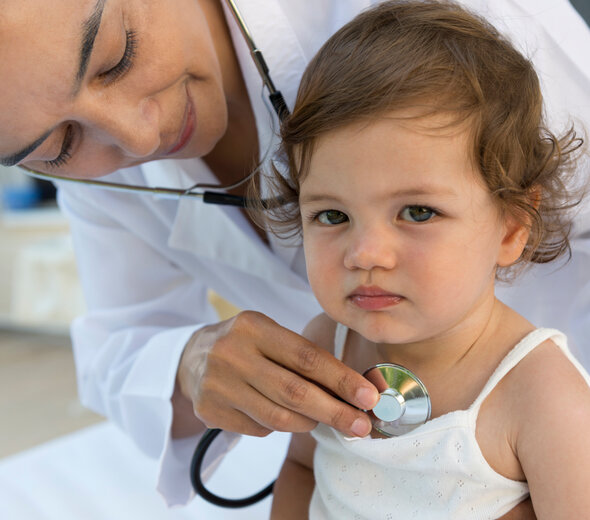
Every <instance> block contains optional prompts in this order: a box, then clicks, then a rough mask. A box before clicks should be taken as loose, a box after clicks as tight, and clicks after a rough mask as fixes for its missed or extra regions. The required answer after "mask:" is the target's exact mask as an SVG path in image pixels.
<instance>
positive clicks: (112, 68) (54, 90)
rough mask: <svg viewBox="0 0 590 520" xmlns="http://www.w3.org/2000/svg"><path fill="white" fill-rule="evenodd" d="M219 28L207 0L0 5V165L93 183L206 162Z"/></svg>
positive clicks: (219, 64)
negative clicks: (121, 173)
mask: <svg viewBox="0 0 590 520" xmlns="http://www.w3.org/2000/svg"><path fill="white" fill-rule="evenodd" d="M225 29H226V28H225V25H224V22H223V19H222V16H221V11H220V4H219V2H218V0H51V1H46V0H2V1H1V2H0V163H3V164H8V165H11V164H15V163H20V164H22V165H24V166H27V167H30V168H32V169H34V170H38V171H43V172H48V173H55V174H59V175H65V176H71V177H97V176H100V175H104V174H106V173H109V172H112V171H114V170H116V169H118V168H121V167H126V166H131V165H134V164H138V163H142V162H146V161H151V160H154V159H160V158H168V157H170V158H187V157H201V156H204V155H206V154H207V153H209V152H210V151H211V150H212V149H213V148H214V147H215V145H216V143H217V142H218V141H219V139H220V138H221V137H222V136H223V135H224V133H225V130H226V125H227V100H226V93H225V85H224V77H223V76H222V70H223V61H224V59H226V55H227V41H226V40H227V38H226V33H225ZM220 57H221V58H220Z"/></svg>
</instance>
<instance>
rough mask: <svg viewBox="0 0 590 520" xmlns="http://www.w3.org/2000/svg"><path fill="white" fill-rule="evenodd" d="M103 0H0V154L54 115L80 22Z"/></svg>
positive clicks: (70, 77) (67, 89)
mask: <svg viewBox="0 0 590 520" xmlns="http://www.w3.org/2000/svg"><path fill="white" fill-rule="evenodd" d="M109 1H112V0H109ZM116 1H118V0H116ZM105 3H106V0H51V1H47V0H0V156H4V155H6V153H7V152H14V150H15V149H18V148H19V146H21V145H23V144H24V143H26V142H27V141H28V140H34V139H37V138H39V137H40V136H39V135H37V133H38V132H39V131H41V130H43V131H46V130H47V128H44V127H43V126H42V125H43V124H44V121H43V120H44V117H47V119H48V120H51V119H52V118H54V117H56V116H59V115H60V111H61V110H62V109H63V108H64V107H63V104H64V100H67V99H68V98H69V96H70V93H71V90H72V86H73V84H74V82H75V79H76V73H77V65H78V63H79V61H80V53H81V45H82V39H83V34H84V27H85V24H87V22H88V20H89V19H91V18H92V16H93V13H95V12H96V11H97V10H101V9H102V8H103V7H104V4H105ZM37 126H38V127H39V128H37Z"/></svg>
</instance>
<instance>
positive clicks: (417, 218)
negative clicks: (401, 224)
mask: <svg viewBox="0 0 590 520" xmlns="http://www.w3.org/2000/svg"><path fill="white" fill-rule="evenodd" d="M436 215H437V212H436V211H435V210H434V209H432V208H429V207H428V206H406V207H405V208H404V209H403V210H402V212H401V213H400V217H401V218H402V219H403V220H406V221H408V222H427V221H429V220H430V219H432V218H433V217H435V216H436Z"/></svg>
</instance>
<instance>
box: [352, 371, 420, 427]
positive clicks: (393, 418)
mask: <svg viewBox="0 0 590 520" xmlns="http://www.w3.org/2000/svg"><path fill="white" fill-rule="evenodd" d="M363 376H364V377H365V378H366V379H368V380H369V381H370V382H371V383H373V384H374V385H375V387H376V388H377V390H379V393H380V394H381V397H380V399H379V402H378V403H377V405H376V406H375V407H374V408H373V409H372V410H367V412H368V413H369V415H370V416H371V421H372V422H373V428H374V429H375V430H376V431H378V432H379V433H381V434H382V435H385V436H386V437H396V436H399V435H403V434H404V433H408V432H410V431H412V430H414V429H416V428H418V426H420V425H422V424H424V423H425V422H426V421H428V419H429V418H430V410H431V406H430V396H429V394H428V391H427V390H426V387H425V386H424V383H422V381H420V379H419V378H418V376H417V375H416V374H414V373H413V372H412V371H410V370H408V369H407V368H405V367H403V366H401V365H396V364H394V363H380V364H378V365H374V366H372V367H370V368H368V369H367V370H365V372H364V373H363Z"/></svg>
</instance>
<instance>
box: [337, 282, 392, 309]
mask: <svg viewBox="0 0 590 520" xmlns="http://www.w3.org/2000/svg"><path fill="white" fill-rule="evenodd" d="M348 299H349V300H350V301H351V302H352V303H353V304H354V305H356V306H357V307H359V308H361V309H363V310H366V311H378V310H381V309H385V308H386V307H392V306H394V305H397V304H398V303H400V302H401V301H402V300H403V299H404V297H403V296H399V295H398V294H393V293H390V292H387V291H385V290H383V289H381V288H380V287H376V286H370V287H366V286H362V285H361V286H360V287H357V288H356V289H355V290H354V291H353V292H351V293H350V294H349V295H348Z"/></svg>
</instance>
